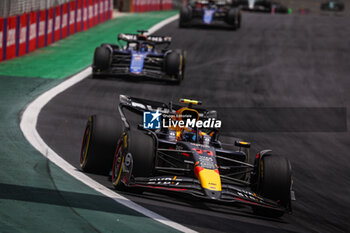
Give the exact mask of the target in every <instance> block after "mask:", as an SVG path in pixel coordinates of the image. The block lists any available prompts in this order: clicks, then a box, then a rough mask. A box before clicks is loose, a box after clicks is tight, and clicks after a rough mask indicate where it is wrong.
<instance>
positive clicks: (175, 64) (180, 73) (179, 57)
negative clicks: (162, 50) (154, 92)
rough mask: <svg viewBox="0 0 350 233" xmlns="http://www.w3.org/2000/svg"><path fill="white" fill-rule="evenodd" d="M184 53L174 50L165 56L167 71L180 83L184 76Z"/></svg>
mask: <svg viewBox="0 0 350 233" xmlns="http://www.w3.org/2000/svg"><path fill="white" fill-rule="evenodd" d="M184 61H185V59H184V55H183V53H182V52H181V53H180V52H178V51H172V52H170V53H168V54H166V56H165V60H164V70H165V73H166V74H167V75H169V76H171V77H173V78H174V81H176V82H177V83H180V82H181V81H182V80H183V78H184V63H185V62H184Z"/></svg>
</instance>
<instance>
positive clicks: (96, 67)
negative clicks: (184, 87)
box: [92, 30, 185, 83]
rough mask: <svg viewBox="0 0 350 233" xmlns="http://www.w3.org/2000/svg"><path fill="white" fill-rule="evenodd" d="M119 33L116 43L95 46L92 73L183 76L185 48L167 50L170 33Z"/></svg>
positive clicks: (176, 78) (178, 78) (162, 77)
mask: <svg viewBox="0 0 350 233" xmlns="http://www.w3.org/2000/svg"><path fill="white" fill-rule="evenodd" d="M138 32H139V34H125V33H123V34H119V35H118V42H119V41H124V42H125V43H126V45H125V46H123V45H121V44H119V45H116V44H102V45H101V46H99V47H97V48H96V49H95V54H94V59H93V64H92V72H93V77H95V78H96V77H101V76H116V77H122V76H133V77H136V78H142V77H143V78H151V79H159V80H165V81H172V82H177V83H180V82H181V81H182V80H183V79H184V71H185V52H183V51H181V50H171V49H169V45H170V43H171V37H166V36H147V35H145V33H146V32H147V31H145V30H139V31H138Z"/></svg>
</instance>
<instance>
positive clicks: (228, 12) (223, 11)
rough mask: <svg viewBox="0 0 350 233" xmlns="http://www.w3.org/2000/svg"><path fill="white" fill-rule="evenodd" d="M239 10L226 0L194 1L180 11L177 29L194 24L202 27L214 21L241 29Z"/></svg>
mask: <svg viewBox="0 0 350 233" xmlns="http://www.w3.org/2000/svg"><path fill="white" fill-rule="evenodd" d="M241 20H242V16H241V10H240V8H238V7H235V6H234V4H233V3H232V1H228V0H196V1H191V2H189V3H188V4H187V5H186V6H183V7H182V8H181V10H180V20H179V27H181V28H183V27H189V26H191V25H193V24H195V23H201V24H204V25H209V24H213V23H214V21H224V22H226V23H227V24H228V25H230V26H231V27H232V29H234V30H236V29H238V28H240V27H241Z"/></svg>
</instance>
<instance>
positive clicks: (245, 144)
mask: <svg viewBox="0 0 350 233" xmlns="http://www.w3.org/2000/svg"><path fill="white" fill-rule="evenodd" d="M235 146H238V147H243V148H250V142H244V141H238V140H237V141H235Z"/></svg>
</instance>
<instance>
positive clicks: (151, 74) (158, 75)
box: [93, 67, 178, 82]
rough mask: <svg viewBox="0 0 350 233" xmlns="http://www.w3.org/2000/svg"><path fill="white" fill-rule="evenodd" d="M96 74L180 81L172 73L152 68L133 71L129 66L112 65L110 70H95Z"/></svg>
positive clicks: (94, 73)
mask: <svg viewBox="0 0 350 233" xmlns="http://www.w3.org/2000/svg"><path fill="white" fill-rule="evenodd" d="M93 75H94V76H101V77H113V76H114V77H133V78H135V79H138V78H148V79H154V80H164V81H174V82H176V81H178V79H176V78H175V77H172V76H170V75H167V74H165V73H164V72H162V71H159V70H151V69H143V71H142V72H140V73H132V72H130V69H129V67H118V68H116V67H111V68H110V69H108V70H105V71H94V70H93Z"/></svg>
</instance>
